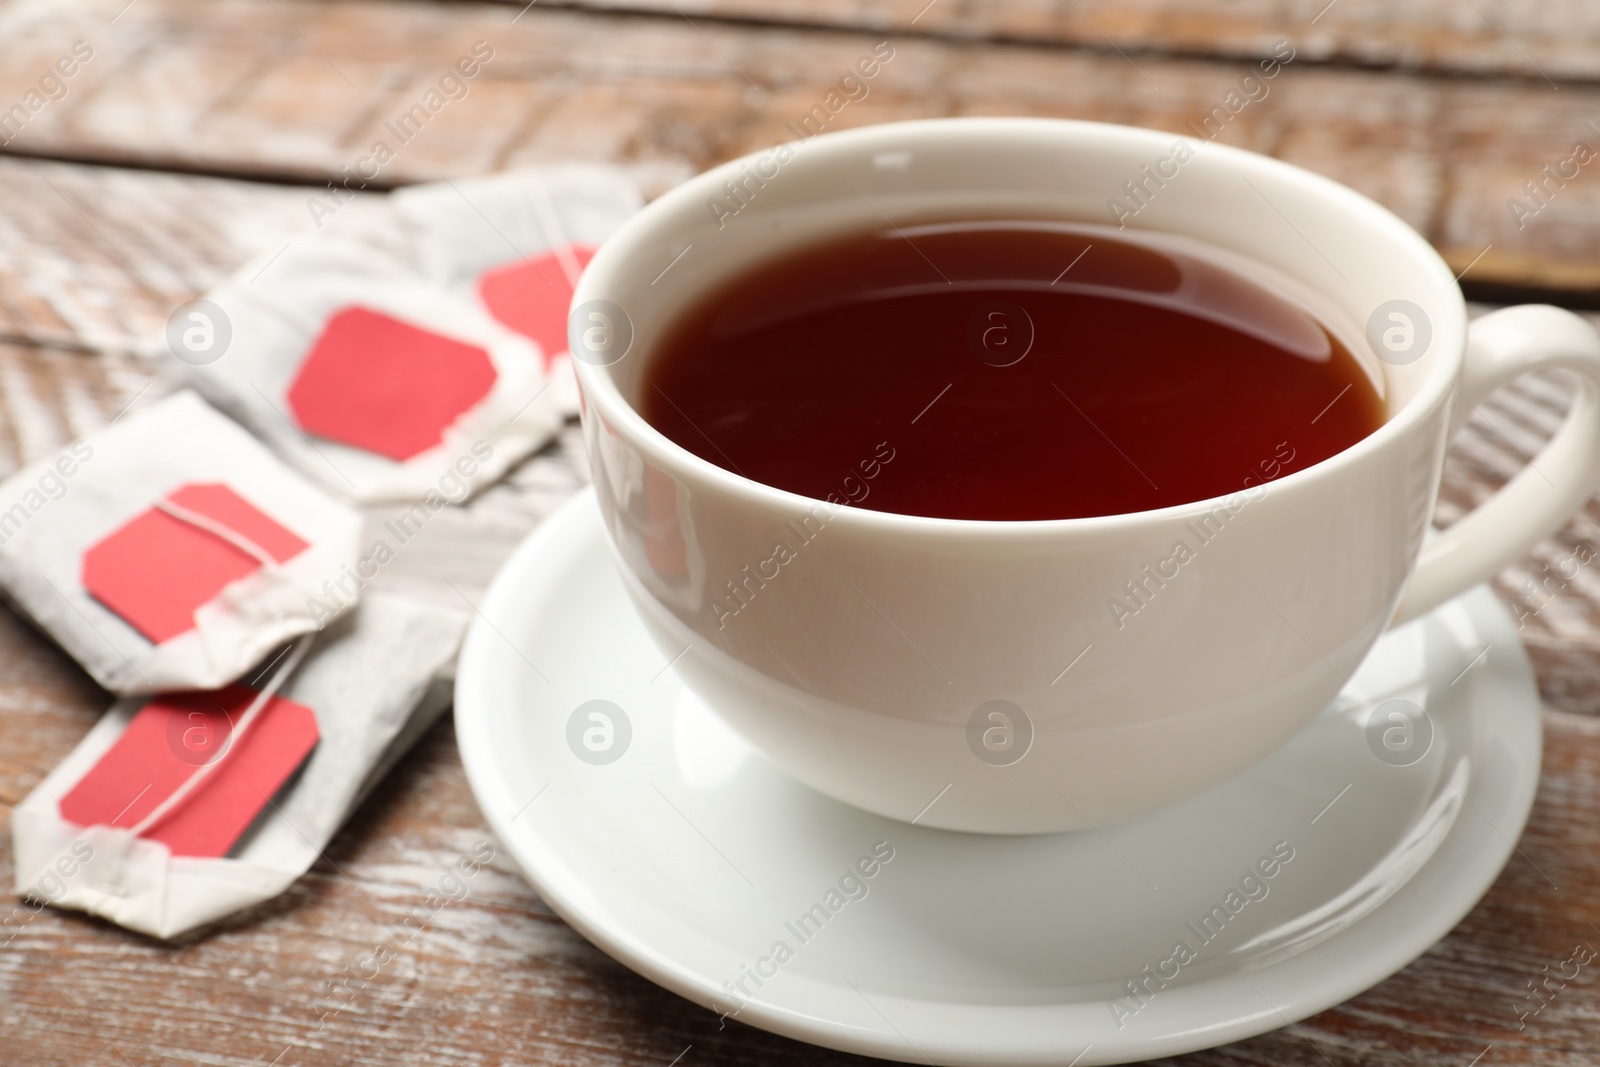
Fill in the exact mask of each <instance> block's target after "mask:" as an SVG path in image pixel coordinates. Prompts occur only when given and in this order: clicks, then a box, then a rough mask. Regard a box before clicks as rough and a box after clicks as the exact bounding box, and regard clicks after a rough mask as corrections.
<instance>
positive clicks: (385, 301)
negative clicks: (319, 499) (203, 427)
mask: <svg viewBox="0 0 1600 1067" xmlns="http://www.w3.org/2000/svg"><path fill="white" fill-rule="evenodd" d="M207 300H208V301H209V302H211V304H212V305H213V306H214V307H215V308H216V309H219V310H220V315H218V316H217V317H219V318H220V319H222V320H225V321H226V322H227V324H228V329H229V339H228V343H227V346H226V348H225V349H222V350H220V351H219V352H217V353H215V354H214V357H215V358H212V354H206V353H202V354H200V355H198V356H190V355H188V354H187V353H179V350H178V349H177V348H174V349H173V350H172V353H170V354H169V356H168V365H169V367H172V368H174V369H176V370H177V371H178V372H179V374H180V375H181V377H183V378H184V379H185V380H186V381H188V382H189V383H190V384H191V385H193V386H194V388H196V389H198V390H200V392H201V393H203V394H204V395H205V396H206V398H207V399H209V400H210V401H211V402H212V403H214V404H216V405H217V406H218V407H219V408H221V409H222V410H224V411H226V412H227V413H228V414H230V415H232V416H233V417H234V418H236V419H238V420H239V421H240V422H241V423H243V424H244V425H245V426H246V427H248V428H249V429H250V430H252V431H253V432H254V433H255V434H256V435H257V436H258V437H260V438H261V439H262V440H263V441H265V442H267V444H268V445H269V446H270V447H271V448H272V449H273V451H275V452H276V453H278V455H280V456H281V457H283V459H284V460H285V461H286V462H288V463H289V464H291V465H292V466H294V467H295V468H296V469H297V470H299V471H300V472H301V473H302V474H303V475H305V476H306V477H308V478H311V479H313V480H314V481H316V482H317V483H318V484H319V485H321V486H322V487H323V488H324V489H326V490H327V491H328V492H330V493H333V494H335V495H337V496H339V497H342V498H344V499H346V500H349V501H352V502H355V503H363V504H365V503H382V502H409V501H415V500H421V499H423V498H424V497H425V496H426V495H427V494H428V493H430V492H443V493H444V494H445V495H446V496H447V497H449V498H450V499H452V500H453V501H454V502H456V503H459V502H461V501H462V500H465V499H466V497H467V496H468V495H470V494H471V493H472V492H475V491H476V490H477V489H479V488H481V487H483V486H486V485H488V484H490V483H491V482H493V481H495V480H496V479H498V478H499V477H500V476H501V475H502V474H504V473H505V472H506V470H508V469H509V468H510V467H511V466H512V465H513V464H515V463H516V462H517V461H519V460H521V459H522V458H523V457H525V456H527V455H528V454H530V453H531V452H533V451H535V450H536V449H538V448H539V447H541V446H542V445H543V444H544V443H545V442H546V441H548V440H549V439H550V438H551V437H552V436H553V435H554V434H555V432H556V431H557V430H558V429H559V428H560V425H561V421H562V416H561V413H560V412H559V411H558V410H557V409H556V407H555V404H554V400H553V398H552V396H551V395H550V392H549V390H548V389H547V385H548V379H547V377H546V374H545V370H544V366H543V364H542V361H541V360H540V358H539V354H538V352H537V350H536V349H535V348H534V346H533V344H532V343H530V342H529V341H528V340H527V339H526V338H524V337H522V336H520V335H519V334H517V333H516V332H515V331H513V330H511V329H508V328H506V327H505V326H503V325H502V324H500V323H498V322H497V321H495V319H494V318H493V317H492V316H490V315H489V314H487V313H486V312H485V311H484V310H483V309H482V308H480V307H479V306H478V305H476V304H475V303H473V302H472V301H471V300H468V299H465V298H463V297H462V296H460V295H458V294H455V293H452V292H450V291H448V290H447V289H445V288H443V287H441V286H439V285H435V284H433V283H431V282H430V281H429V280H428V279H426V278H424V277H422V276H421V275H420V274H418V273H416V272H415V270H414V269H413V268H412V267H411V265H410V264H409V263H407V262H405V261H403V260H402V259H401V258H399V257H398V256H397V254H396V253H395V251H394V250H393V249H391V248H387V247H383V246H379V245H375V244H371V243H364V242H362V241H359V240H354V239H348V238H343V237H338V236H334V235H332V234H319V235H316V236H313V237H308V238H305V239H303V240H302V241H300V242H296V243H294V244H291V245H290V246H289V247H288V248H287V249H286V250H284V251H282V252H281V254H278V255H276V256H275V257H273V258H272V259H271V260H270V261H269V262H267V263H266V264H265V265H264V266H257V265H256V264H251V265H248V266H247V267H245V268H244V269H243V270H241V271H240V272H239V274H238V275H236V276H235V277H234V278H233V279H231V280H229V281H227V282H225V283H223V284H222V285H221V286H219V287H217V288H216V289H215V290H213V291H212V292H211V293H209V294H207ZM213 314H215V312H214V313H213ZM442 480H444V481H443V483H442ZM458 482H459V483H463V485H462V488H461V489H460V490H459V491H457V490H454V489H451V488H450V486H451V485H454V484H456V483H458ZM441 484H443V485H444V488H443V489H441Z"/></svg>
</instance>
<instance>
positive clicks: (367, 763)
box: [12, 593, 466, 938]
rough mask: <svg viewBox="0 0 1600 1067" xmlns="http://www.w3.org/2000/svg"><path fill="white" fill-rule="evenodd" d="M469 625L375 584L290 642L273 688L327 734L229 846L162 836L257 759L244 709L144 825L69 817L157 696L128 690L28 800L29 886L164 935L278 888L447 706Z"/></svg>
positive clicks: (18, 839) (20, 811) (18, 836)
mask: <svg viewBox="0 0 1600 1067" xmlns="http://www.w3.org/2000/svg"><path fill="white" fill-rule="evenodd" d="M465 626H466V616H465V615H464V614H463V613H460V612H456V611H452V610H450V609H444V608H440V607H437V606H434V605H431V604H427V603H424V602H422V601H418V600H414V599H412V598H410V597H404V596H399V595H395V594H383V593H377V594H371V595H369V596H368V597H367V598H366V599H365V600H363V602H362V603H361V605H360V606H359V607H357V608H355V609H354V610H353V611H351V612H350V613H349V614H347V615H346V616H344V617H343V618H341V619H340V620H339V621H338V622H336V623H333V624H332V625H330V626H329V627H328V628H327V629H326V630H325V631H323V632H321V633H319V634H316V635H313V636H309V637H305V638H301V639H300V641H301V642H303V643H305V645H306V650H305V652H304V654H303V658H302V659H300V660H299V662H298V663H293V662H291V659H292V657H293V656H294V652H291V653H289V654H288V655H287V656H283V657H280V658H281V661H282V667H281V668H280V669H279V670H278V671H277V672H276V673H274V671H273V668H272V667H269V668H268V669H267V670H266V671H265V672H264V674H265V675H267V676H268V677H269V679H270V680H268V681H265V682H262V685H263V688H262V690H261V692H263V693H268V694H269V699H273V700H276V699H277V698H279V697H281V698H283V699H284V700H285V701H289V702H293V703H294V704H295V705H298V706H302V707H304V708H308V709H310V712H311V713H312V714H313V715H314V716H315V725H316V730H317V733H318V740H317V742H316V745H315V748H314V749H312V751H311V754H310V756H309V757H308V758H307V759H306V760H305V762H304V765H303V766H301V767H300V769H299V772H298V773H297V774H296V775H295V776H294V777H292V778H291V779H289V780H288V782H287V784H285V785H284V786H283V787H282V788H281V790H279V791H278V792H277V795H276V796H273V797H271V798H270V799H268V798H266V797H263V798H262V804H261V807H260V811H259V814H258V815H256V816H255V820H254V822H253V823H251V824H250V826H249V829H248V830H246V831H245V832H244V834H243V836H242V837H240V838H239V839H238V840H237V841H236V842H235V843H234V844H233V845H232V847H231V849H229V850H228V852H227V854H226V855H223V856H196V855H178V854H174V851H173V849H172V848H169V846H168V845H167V844H166V843H164V842H163V841H162V840H157V839H155V838H156V837H158V836H159V831H160V823H159V820H160V818H161V817H162V816H163V814H166V815H167V817H168V818H178V817H180V816H183V815H184V814H185V813H186V809H189V808H191V806H195V807H198V808H199V809H200V810H199V812H198V813H197V812H195V811H193V810H188V811H187V814H188V815H189V817H190V818H191V821H193V819H194V818H195V817H197V816H198V817H204V816H205V815H206V814H207V808H206V805H207V804H208V803H215V802H216V801H217V800H218V798H219V794H218V790H219V789H221V788H225V787H228V788H237V787H238V785H239V783H238V780H237V778H238V775H239V774H241V773H243V764H244V761H245V760H246V756H245V755H236V754H238V753H243V752H245V751H246V749H245V745H244V743H243V741H239V740H238V739H239V738H243V739H245V740H248V739H249V737H250V735H249V734H248V733H246V732H245V731H246V729H247V725H246V724H245V723H244V721H243V720H242V719H241V720H240V721H239V722H238V723H236V724H235V725H234V728H233V729H234V735H235V739H234V740H235V743H233V744H231V745H228V746H226V747H223V748H220V749H219V750H218V751H217V753H216V755H215V756H214V757H213V758H212V759H211V760H210V761H208V762H206V763H203V764H200V765H198V766H196V767H195V770H194V776H192V777H190V778H186V779H185V781H184V784H183V785H180V786H179V787H178V789H177V790H176V791H174V792H173V793H172V794H171V795H169V796H168V798H167V800H166V801H165V802H163V804H171V806H170V807H163V804H157V805H156V806H155V810H154V811H152V812H150V813H149V814H148V815H146V816H145V817H144V818H143V820H142V821H141V824H140V825H134V826H131V827H130V826H129V825H127V824H128V823H130V822H133V821H134V820H135V819H136V818H138V817H137V816H129V817H126V818H124V817H120V816H119V817H117V818H113V819H111V820H110V822H111V823H114V824H115V825H106V824H101V825H92V826H81V825H77V824H75V823H73V822H71V821H69V820H68V819H66V818H64V817H63V816H62V814H61V812H62V809H63V806H64V801H65V800H68V799H70V796H71V794H73V792H74V790H75V788H76V787H78V786H80V784H81V783H82V782H83V781H84V780H85V779H86V776H88V775H89V774H90V773H91V772H94V771H96V770H98V769H99V765H100V764H101V762H102V761H103V760H105V759H107V758H108V753H111V754H114V753H113V747H114V746H116V745H117V743H118V741H119V739H120V738H121V737H122V736H123V734H124V732H126V731H128V730H129V728H130V722H132V721H133V719H134V717H135V716H136V715H137V714H138V713H139V712H140V711H141V709H142V708H144V705H145V703H146V701H145V700H142V699H131V700H123V701H119V702H118V703H117V704H115V705H113V706H112V707H111V709H110V710H109V711H108V712H107V713H106V714H105V716H104V717H103V718H102V719H101V720H100V722H99V723H98V724H96V725H95V727H94V728H93V729H92V730H91V731H90V732H89V734H88V735H87V736H86V737H85V738H84V739H83V741H82V742H81V743H80V744H79V745H78V747H77V748H75V749H74V750H73V751H72V753H71V754H70V755H69V756H68V757H67V758H66V759H65V760H64V761H63V762H62V763H61V765H60V766H58V767H56V768H55V770H54V771H52V772H51V773H50V775H49V776H48V777H46V778H45V780H44V781H43V782H41V783H40V784H39V786H38V787H37V788H36V789H35V790H34V791H33V792H32V793H30V794H29V795H28V797H27V798H26V799H25V800H23V802H22V803H21V804H19V805H18V806H17V808H16V809H15V811H14V813H13V816H12V833H13V837H14V841H15V854H16V870H17V891H18V892H19V893H22V894H24V895H28V896H31V897H35V898H39V899H43V900H45V901H47V902H48V903H50V904H53V905H55V906H57V907H62V908H69V909H74V910H79V911H85V912H88V913H90V914H93V915H98V916H101V917H103V918H106V919H109V920H110V921H112V922H115V923H117V924H119V925H121V926H125V927H127V928H128V929H131V930H137V931H139V932H141V933H145V934H149V935H151V936H153V937H158V938H171V937H176V936H178V935H180V934H183V933H185V932H187V931H190V930H193V929H195V928H197V927H200V926H203V925H204V924H206V923H209V922H213V921H215V920H217V919H220V918H222V917H224V916H226V915H229V914H231V913H233V912H236V911H239V910H241V909H243V908H247V907H249V906H251V905H253V904H257V903H260V902H261V901H264V900H268V899H270V898H272V897H274V896H277V895H278V894H279V893H282V892H283V891H284V890H285V889H286V888H288V887H289V886H290V885H291V884H292V883H293V882H294V881H295V879H297V878H299V877H300V875H302V874H304V873H305V872H306V870H308V869H309V868H310V866H311V865H312V863H313V862H314V861H315V860H316V859H317V857H318V856H319V855H320V854H321V853H322V851H323V849H324V848H326V847H327V844H328V842H329V841H330V840H331V839H332V838H333V836H334V834H335V833H336V832H337V831H338V829H339V827H340V826H341V825H342V824H343V823H344V821H345V820H346V819H347V818H348V817H349V815H350V814H351V812H352V811H353V810H354V809H355V808H356V806H357V805H358V804H359V803H360V802H361V800H362V799H363V798H364V797H365V795H366V794H367V792H368V791H369V790H370V789H371V788H372V786H373V785H375V784H376V783H377V782H378V781H379V780H380V779H381V778H382V776H383V775H384V774H385V773H387V771H388V770H389V769H390V767H392V766H393V764H394V763H395V761H397V760H398V759H399V758H400V756H401V755H403V754H404V753H405V751H406V750H407V749H408V748H409V747H410V746H411V744H412V743H413V742H414V741H415V740H416V739H417V738H418V737H419V736H420V735H421V734H422V732H423V731H424V730H426V729H427V727H428V726H429V725H430V724H431V723H432V722H433V721H434V720H435V719H436V718H437V717H438V714H439V713H440V712H441V711H442V710H443V709H444V708H445V707H446V706H447V704H448V703H449V695H450V694H449V688H448V685H447V684H445V683H444V681H443V679H444V676H445V675H446V674H447V673H448V671H449V669H450V667H451V665H452V663H453V661H454V657H455V654H456V650H457V647H458V646H459V644H460V641H461V637H462V633H463V631H464V629H465ZM298 651H300V646H299V645H297V646H296V649H295V652H298ZM257 681H258V682H259V681H261V680H260V679H258V680H257ZM273 686H276V687H277V688H276V690H275V691H272V689H271V687H273ZM156 699H157V700H159V699H161V698H156ZM231 760H232V761H234V762H233V763H232V764H230V761H231ZM230 772H232V773H234V776H235V777H234V780H233V781H232V782H231V783H230V782H229V775H230ZM184 773H185V774H186V775H188V772H187V771H185V772H184ZM206 774H209V777H205V778H204V779H203V780H199V785H198V787H197V788H188V789H187V791H185V790H186V788H187V787H189V786H192V784H193V780H195V778H197V777H198V776H200V775H206ZM137 781H138V779H132V780H131V784H130V785H128V787H127V792H129V793H130V794H131V793H133V792H134V790H135V786H136V785H137ZM116 799H120V798H116ZM136 801H142V803H143V804H144V809H142V810H147V811H148V810H149V809H150V807H151V804H152V803H153V802H152V800H151V799H149V798H139V797H130V801H129V806H130V808H131V807H132V806H133V804H134V803H135V802H136ZM174 801H175V802H176V803H172V802H174ZM116 806H118V805H115V804H114V805H113V807H116ZM152 824H153V825H152ZM135 830H137V831H138V834H137V835H136V834H135V832H134V831H135Z"/></svg>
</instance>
